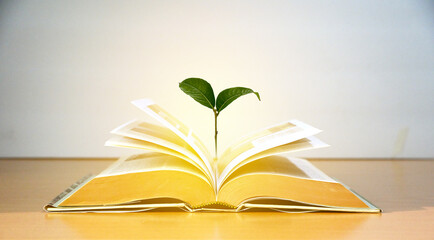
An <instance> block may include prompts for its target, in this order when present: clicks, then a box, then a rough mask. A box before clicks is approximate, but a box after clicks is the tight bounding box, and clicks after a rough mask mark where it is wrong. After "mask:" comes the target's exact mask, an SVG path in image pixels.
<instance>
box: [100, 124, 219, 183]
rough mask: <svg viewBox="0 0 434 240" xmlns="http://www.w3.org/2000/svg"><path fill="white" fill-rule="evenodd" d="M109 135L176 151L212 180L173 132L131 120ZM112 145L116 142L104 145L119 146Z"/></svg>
mask: <svg viewBox="0 0 434 240" xmlns="http://www.w3.org/2000/svg"><path fill="white" fill-rule="evenodd" d="M110 133H112V134H116V135H119V136H124V137H129V138H134V139H138V140H143V141H146V142H151V143H155V144H157V145H161V146H163V147H166V148H170V149H172V150H174V151H177V152H179V153H181V154H183V155H185V156H187V157H188V158H190V160H189V161H194V162H195V163H196V164H197V165H199V166H200V168H202V169H203V170H204V171H206V174H207V175H208V176H209V177H210V178H211V179H213V177H211V173H210V172H208V169H207V167H206V165H205V164H204V162H203V161H202V160H201V159H200V157H199V156H198V155H197V154H196V152H195V151H194V149H192V148H191V146H190V145H189V144H188V143H187V142H186V141H184V140H183V139H182V138H180V137H179V136H178V135H176V134H175V133H173V131H171V130H169V129H167V128H165V127H162V126H157V125H154V124H150V123H147V122H143V121H140V120H132V121H129V122H127V123H125V124H122V125H121V126H119V127H117V128H115V129H113V130H112V131H111V132H110ZM112 143H116V142H113V141H112V139H110V140H109V141H107V142H106V145H108V146H118V145H119V144H117V145H116V144H112ZM132 147H134V146H132ZM139 147H140V146H139Z"/></svg>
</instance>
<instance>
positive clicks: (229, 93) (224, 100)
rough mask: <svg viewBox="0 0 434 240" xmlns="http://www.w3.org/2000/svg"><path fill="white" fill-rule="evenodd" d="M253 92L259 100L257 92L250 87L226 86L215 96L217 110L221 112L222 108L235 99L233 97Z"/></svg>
mask: <svg viewBox="0 0 434 240" xmlns="http://www.w3.org/2000/svg"><path fill="white" fill-rule="evenodd" d="M249 93H254V94H255V95H256V97H258V99H259V101H261V97H260V96H259V93H258V92H255V91H253V90H252V89H250V88H245V87H233V88H228V89H225V90H223V91H221V92H220V93H219V95H218V96H217V105H216V107H217V111H218V112H221V111H222V110H223V109H225V108H226V107H227V106H228V105H229V104H230V103H231V102H233V101H235V99H237V98H239V97H241V96H243V95H246V94H249Z"/></svg>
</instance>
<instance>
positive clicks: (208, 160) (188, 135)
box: [131, 99, 214, 177]
mask: <svg viewBox="0 0 434 240" xmlns="http://www.w3.org/2000/svg"><path fill="white" fill-rule="evenodd" d="M131 103H132V104H133V105H135V106H136V107H138V108H140V109H141V110H143V111H144V112H146V113H147V114H148V115H149V116H151V117H153V118H155V119H156V120H157V121H159V122H160V123H161V124H163V126H165V127H167V128H169V129H170V130H171V131H173V132H174V133H175V134H176V135H178V136H179V137H181V138H182V139H183V140H184V141H186V142H187V143H188V144H189V145H190V146H191V147H192V148H193V149H194V150H195V151H196V153H197V154H198V155H199V157H200V158H201V159H202V161H203V162H204V164H205V166H206V167H207V169H208V171H209V172H211V173H213V168H212V167H211V164H212V157H211V155H210V154H209V152H208V150H207V149H206V147H205V145H204V144H203V142H202V141H201V140H200V139H199V138H198V137H197V136H196V134H194V133H193V131H192V130H191V129H190V128H188V127H187V126H186V125H184V124H183V123H182V122H181V121H179V120H178V119H176V118H175V117H174V116H172V115H171V114H170V113H168V112H167V111H165V110H164V109H163V108H161V107H160V106H158V105H157V104H155V103H154V102H153V101H152V100H150V99H139V100H135V101H132V102H131ZM212 176H213V177H214V174H213V175H212Z"/></svg>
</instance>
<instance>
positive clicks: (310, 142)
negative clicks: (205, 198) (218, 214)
mask: <svg viewBox="0 0 434 240" xmlns="http://www.w3.org/2000/svg"><path fill="white" fill-rule="evenodd" d="M327 146H328V144H326V143H324V142H322V141H321V140H319V139H318V138H316V137H314V136H310V137H307V138H302V139H300V140H297V141H294V142H291V143H287V144H284V145H280V146H277V147H274V148H271V149H268V150H265V151H262V152H259V153H257V154H255V155H253V156H251V157H248V158H246V159H244V160H243V161H242V162H240V163H239V164H238V165H236V166H235V167H233V168H232V169H230V171H229V172H228V173H227V174H225V175H224V176H222V178H221V179H219V182H218V184H217V186H218V188H220V187H221V186H222V185H223V184H224V183H225V181H226V179H227V178H228V177H230V176H231V174H232V173H233V172H235V171H236V170H237V169H239V168H240V167H242V166H244V165H246V164H249V163H251V162H253V161H255V160H258V159H262V158H265V157H268V156H273V155H277V154H282V153H289V152H296V151H302V150H307V149H313V148H321V147H327ZM220 181H221V182H220Z"/></svg>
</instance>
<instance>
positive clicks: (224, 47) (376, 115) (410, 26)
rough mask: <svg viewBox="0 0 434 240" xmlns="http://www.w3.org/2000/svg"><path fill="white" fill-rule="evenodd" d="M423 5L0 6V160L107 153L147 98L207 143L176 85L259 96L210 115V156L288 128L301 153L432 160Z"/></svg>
mask: <svg viewBox="0 0 434 240" xmlns="http://www.w3.org/2000/svg"><path fill="white" fill-rule="evenodd" d="M433 17H434V11H433V4H432V3H430V1H414V0H409V1H404V0H398V1H219V2H218V3H217V2H212V1H1V2H0V156H2V157H8V156H13V157H24V156H42V157H44V156H60V157H63V156H74V157H82V156H118V155H121V154H128V153H131V151H129V150H124V149H112V148H108V147H104V146H103V143H104V141H105V140H106V139H107V138H108V136H109V134H108V132H109V131H110V130H111V129H112V128H114V127H116V126H117V125H119V124H121V123H123V122H125V121H128V120H130V119H132V118H143V119H147V118H146V116H145V115H144V113H141V112H140V111H139V110H138V109H135V108H134V107H133V106H132V105H131V104H130V103H129V101H131V100H134V99H137V98H143V97H149V98H152V99H154V101H156V102H157V103H159V104H160V105H161V106H163V107H164V108H166V109H167V110H168V111H170V112H172V113H173V114H174V115H175V116H177V117H178V118H180V119H181V120H183V121H184V122H185V123H186V124H187V125H189V126H192V127H194V129H196V132H197V133H198V135H199V136H201V137H202V139H203V140H204V141H205V142H206V143H207V145H209V146H210V147H212V131H213V123H212V121H213V119H212V112H211V110H209V109H206V108H204V107H202V106H200V105H199V104H197V103H195V102H193V100H191V99H190V98H189V97H188V96H186V95H185V94H184V93H182V92H181V91H180V90H179V89H178V82H180V81H182V80H183V79H185V78H187V77H191V76H196V77H202V78H205V79H207V80H208V81H209V82H211V83H212V85H213V86H214V88H215V90H216V91H217V92H219V91H221V90H223V89H224V88H227V87H232V86H236V85H240V86H247V87H251V88H253V89H254V90H257V91H259V92H260V94H261V96H262V99H263V101H262V102H258V101H257V100H256V99H255V97H254V96H253V95H252V96H248V97H247V96H246V97H244V98H242V99H240V100H238V101H237V102H234V103H233V105H231V106H229V107H228V108H227V109H225V111H224V112H222V114H221V115H220V117H219V118H220V133H221V134H220V141H221V143H222V144H221V145H220V147H221V148H224V147H225V146H227V145H228V144H229V143H230V142H232V141H233V140H234V139H236V138H237V137H239V136H241V135H242V134H245V133H248V132H251V131H253V130H255V129H258V128H262V127H265V126H267V125H271V124H274V123H278V122H281V121H285V120H288V119H292V118H297V119H300V120H303V121H305V122H307V123H310V124H312V125H314V126H316V127H318V128H320V129H323V130H324V132H323V133H321V134H320V135H319V137H320V138H321V139H323V140H324V141H326V142H327V143H329V144H331V145H332V147H329V148H327V149H322V150H315V151H310V152H306V153H299V154H297V155H298V156H309V157H385V158H388V157H434V150H433V149H434V148H433V147H432V146H433V144H434V135H433V133H432V127H433V124H434V112H433V111H434V100H433V96H432V94H433V92H434V42H433V41H434V38H433V37H434V22H433V19H434V18H433Z"/></svg>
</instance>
